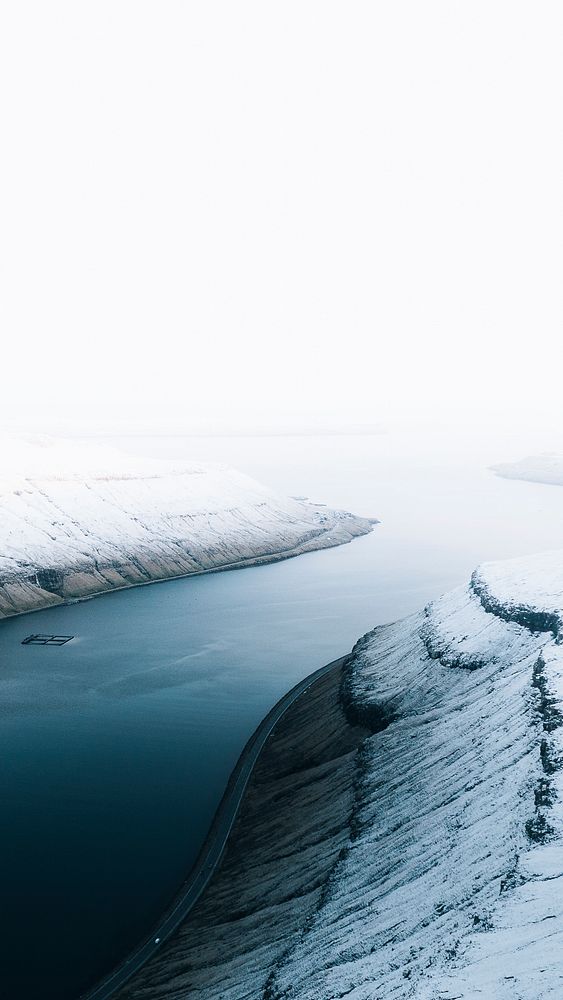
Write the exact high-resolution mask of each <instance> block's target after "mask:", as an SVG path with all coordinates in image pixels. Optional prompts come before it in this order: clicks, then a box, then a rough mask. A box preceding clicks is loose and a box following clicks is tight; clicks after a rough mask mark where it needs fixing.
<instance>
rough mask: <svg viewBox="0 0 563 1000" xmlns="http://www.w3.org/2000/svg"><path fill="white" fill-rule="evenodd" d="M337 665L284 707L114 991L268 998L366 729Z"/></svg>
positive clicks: (343, 806)
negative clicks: (172, 910)
mask: <svg viewBox="0 0 563 1000" xmlns="http://www.w3.org/2000/svg"><path fill="white" fill-rule="evenodd" d="M341 675H342V668H341V667H340V666H339V667H336V668H335V669H334V670H333V671H331V672H330V673H329V674H327V675H325V676H324V677H323V678H321V679H320V680H319V681H318V682H317V683H316V684H314V685H313V687H312V688H311V689H309V690H308V691H307V692H306V693H305V694H304V695H302V696H301V697H300V698H299V699H298V701H297V702H295V704H294V705H293V706H292V707H291V708H290V709H289V710H288V711H287V712H286V714H285V715H284V717H283V718H282V719H281V720H280V722H279V723H278V724H277V726H276V729H275V730H274V732H273V733H272V735H271V737H270V738H269V740H268V742H267V744H266V746H265V747H264V750H263V751H262V754H261V757H260V759H259V761H258V763H257V765H256V768H255V770H254V773H253V776H252V779H251V782H250V785H249V787H248V790H247V793H246V795H245V799H244V802H243V805H242V807H241V811H240V814H239V818H238V820H237V823H236V825H235V828H234V830H233V833H232V835H231V837H230V840H229V843H228V846H227V849H226V852H225V856H224V859H223V862H222V865H221V867H220V869H219V870H218V871H217V873H216V875H215V876H214V878H213V880H212V881H211V883H210V885H209V888H208V889H207V891H206V893H205V895H204V897H203V898H202V899H201V901H200V902H199V903H198V904H197V905H196V907H195V908H194V910H193V912H192V914H191V915H190V916H189V917H188V918H187V919H186V920H185V921H184V923H183V924H182V925H181V926H180V928H179V929H178V930H177V931H176V932H175V934H174V935H173V936H172V937H171V938H170V940H169V941H168V942H166V944H165V945H163V947H162V950H161V951H160V952H159V953H158V955H157V956H155V957H154V958H153V959H151V960H150V961H149V962H148V963H147V964H146V965H145V966H144V967H143V969H141V970H140V972H138V973H137V974H136V975H135V976H134V977H133V978H132V979H131V980H130V981H129V983H128V984H127V986H126V987H124V988H123V989H122V990H120V991H118V992H117V993H116V994H115V997H117V998H119V1000H141V998H142V1000H149V998H150V1000H159V998H166V1000H172V998H173V1000H181V998H184V997H186V998H187V997H195V996H197V997H199V998H201V1000H207V998H209V1000H212V998H213V1000H270V998H273V996H274V995H275V994H274V992H273V990H272V981H273V978H274V976H275V972H276V969H277V967H278V966H279V964H281V963H283V961H284V956H285V955H286V953H287V952H288V950H290V949H291V946H292V944H293V943H295V942H296V941H297V940H298V939H299V937H300V935H301V934H302V932H303V931H304V930H306V927H307V923H308V921H309V920H310V919H311V918H312V917H313V915H314V913H315V912H316V910H317V908H318V907H319V905H320V904H322V899H323V894H324V893H325V892H326V889H327V886H328V885H329V884H330V878H331V872H332V869H333V867H334V865H335V864H336V862H337V861H338V858H339V856H340V853H341V851H342V850H343V849H344V848H345V846H346V845H347V843H348V841H349V839H350V832H351V831H350V824H351V822H352V812H353V799H354V773H355V764H356V760H355V758H356V753H357V750H358V747H359V746H360V745H361V743H362V742H363V740H364V738H365V736H366V735H367V734H368V730H366V729H364V728H362V727H361V726H352V725H349V724H348V722H347V721H346V718H345V715H344V712H343V709H342V707H341V704H340V685H341Z"/></svg>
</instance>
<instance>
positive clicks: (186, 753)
mask: <svg viewBox="0 0 563 1000" xmlns="http://www.w3.org/2000/svg"><path fill="white" fill-rule="evenodd" d="M127 444H128V447H130V448H131V449H133V450H137V451H143V452H144V453H151V452H152V453H153V454H158V453H160V454H164V453H166V454H169V455H174V456H175V457H182V456H186V457H188V456H190V455H191V456H193V457H194V458H196V459H201V458H203V457H209V458H210V459H213V460H215V459H218V460H222V461H225V460H230V461H231V462H232V463H233V464H237V465H238V466H239V467H241V468H243V469H244V470H245V471H247V472H249V473H250V474H253V475H255V476H257V477H259V478H262V479H263V480H264V481H266V482H269V483H270V484H271V485H272V486H273V487H274V488H276V489H278V490H282V491H284V492H286V493H301V494H302V493H308V494H309V495H311V496H312V497H313V498H314V499H320V500H323V501H326V502H328V503H331V504H333V505H335V506H342V507H347V508H348V509H351V510H354V511H356V512H357V513H361V514H368V515H374V516H378V517H380V518H381V519H382V524H381V525H379V526H378V527H376V529H375V531H374V533H373V534H372V535H370V536H368V537H366V538H363V539H359V540H357V541H355V542H353V543H352V544H351V545H348V546H343V547H341V548H338V549H333V550H326V551H323V552H317V553H310V554H308V555H306V556H302V557H300V558H298V559H294V560H290V561H288V562H285V563H278V564H275V565H270V566H262V567H257V568H253V569H247V570H242V571H236V572H230V573H224V574H215V575H209V576H204V577H197V578H192V579H188V580H177V581H172V582H168V583H164V584H159V585H156V586H152V587H143V588H139V589H138V590H130V591H123V592H120V593H116V594H110V595H106V596H104V597H100V598H97V599H95V600H93V601H89V602H85V603H83V604H76V605H73V606H70V607H67V608H59V609H54V610H48V611H44V612H41V613H39V614H36V615H30V616H26V617H24V618H21V619H15V620H12V621H7V622H3V623H1V626H0V665H1V674H0V690H1V698H0V759H1V761H2V765H1V771H0V795H1V800H2V814H1V815H2V822H1V825H0V858H1V865H2V889H3V893H2V902H3V905H2V908H1V911H0V913H1V915H0V925H1V926H0V933H1V936H2V941H3V945H4V947H3V957H2V977H3V980H4V982H3V990H2V994H3V995H6V996H9V997H12V996H17V997H21V998H22V1000H31V998H34V1000H35V998H36V997H37V996H56V997H57V998H58V1000H65V998H74V997H76V996H77V994H78V992H79V990H80V989H81V988H82V987H83V986H85V985H86V984H88V983H89V982H91V981H92V980H93V979H95V978H96V977H97V976H98V975H99V974H100V973H101V972H102V971H103V970H104V969H106V968H107V967H108V966H109V965H111V964H112V963H113V962H114V961H116V960H117V959H118V958H120V957H121V955H122V954H123V952H124V951H125V950H126V949H127V948H128V947H129V946H131V945H133V944H134V943H135V941H136V940H137V939H138V938H139V937H140V936H141V935H142V934H143V933H144V932H145V931H146V930H147V929H148V928H149V927H150V925H151V922H152V921H153V920H155V919H156V917H157V916H158V913H159V911H160V910H161V908H162V907H163V906H164V905H165V903H166V902H167V901H168V899H169V898H170V896H171V895H172V894H173V893H174V891H175V889H176V888H177V886H178V884H179V883H180V881H181V880H182V878H183V877H184V875H185V874H186V873H187V870H188V869H189V867H190V864H191V862H192V861H193V859H194V857H195V855H196V854H197V851H198V848H199V846H200V844H201V842H202V839H203V837H204V836H205V832H206V829H207V827H208V825H209V822H210V819H211V817H212V815H213V812H214V809H215V807H216V805H217V803H218V800H219V798H220V796H221V794H222V791H223V789H224V786H225V783H226V780H227V778H228V775H229V772H230V770H231V768H232V766H233V765H234V763H235V761H236V758H237V756H238V754H239V752H240V750H241V748H242V746H243V745H244V743H245V742H246V740H247V738H248V736H249V735H250V733H251V732H252V730H253V729H254V728H255V726H256V725H257V724H258V722H259V721H260V719H261V718H262V717H263V715H264V714H265V713H266V712H267V710H268V709H269V708H270V707H271V705H272V704H273V703H274V702H275V701H276V700H277V699H278V698H279V697H280V696H281V695H282V694H283V693H284V692H285V691H286V690H287V689H288V688H289V687H291V685H292V684H294V683H295V682H296V681H297V680H299V679H300V678H301V677H303V676H304V675H305V674H307V673H309V672H310V671H312V670H314V669H315V668H316V667H318V666H321V665H322V664H323V663H325V662H327V661H328V660H330V659H334V658H335V657H337V656H338V655H341V654H342V653H344V652H346V651H347V650H348V649H349V648H350V647H351V645H352V644H353V642H354V641H355V639H356V638H357V637H358V636H359V635H360V634H362V633H363V632H365V631H366V630H367V629H369V628H372V627H373V626H374V625H376V624H377V623H380V622H384V621H388V620H391V619H395V618H398V617H400V616H401V615H404V614H407V613H409V612H410V611H413V610H415V609H417V608H418V607H420V606H421V605H422V604H423V603H424V602H426V601H428V600H430V599H432V597H434V596H437V595H438V594H439V593H440V592H442V591H443V590H445V589H447V588H449V587H451V586H454V585H456V584H458V583H461V582H463V581H465V580H466V579H467V578H468V575H469V573H470V572H471V570H472V569H473V567H474V566H475V565H476V564H477V563H478V562H479V561H482V560H483V559H487V558H498V557H503V556H510V555H518V554H522V553H525V552H531V551H535V550H540V549H545V548H549V547H554V546H559V545H563V491H560V490H558V489H556V488H553V487H546V486H540V485H534V484H530V483H515V482H508V481H505V480H501V479H498V478H496V477H494V476H493V475H491V474H490V473H489V472H487V471H486V468H485V465H486V464H487V462H492V461H495V460H500V459H503V458H511V457H512V456H513V454H514V452H508V451H507V450H504V451H502V452H501V453H499V448H493V447H492V446H490V450H489V453H487V454H485V453H484V452H483V451H482V450H479V449H474V450H473V451H471V450H470V449H469V448H467V447H463V448H462V447H461V446H460V444H459V443H457V445H455V446H452V444H451V442H450V443H445V442H444V441H429V440H427V439H426V438H423V437H419V438H418V439H413V438H407V437H406V436H402V437H401V436H395V438H391V436H383V435H381V436H377V437H371V438H367V437H366V438H318V439H308V438H301V439H299V438H291V439H285V438H276V439H273V440H271V441H266V440H265V439H254V440H252V439H243V440H237V439H223V440H221V439H209V440H207V441H205V442H201V441H197V440H194V439H175V440H173V441H169V442H165V443H163V442H162V441H159V442H155V441H149V440H145V441H141V440H139V439H136V440H135V441H129V442H127ZM530 450H531V449H530ZM521 451H522V446H520V452H519V453H518V454H521ZM514 457H518V455H516V454H514ZM33 631H37V632H39V631H47V632H58V631H61V632H68V633H73V634H75V635H76V636H77V638H76V640H74V641H73V642H72V643H69V644H68V645H67V646H65V647H62V648H45V647H34V646H29V647H26V646H21V645H20V643H21V639H22V638H24V636H25V635H28V634H29V633H30V632H33Z"/></svg>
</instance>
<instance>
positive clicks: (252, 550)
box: [0, 439, 372, 617]
mask: <svg viewBox="0 0 563 1000" xmlns="http://www.w3.org/2000/svg"><path fill="white" fill-rule="evenodd" d="M0 444H1V445H2V447H1V451H2V463H1V469H0V617H5V616H6V615H11V614H16V613H18V612H21V611H29V610H34V609H36V608H41V607H44V606H47V605H50V604H56V603H61V602H62V601H64V600H69V599H75V598H81V597H87V596H89V595H91V594H94V593H99V592H101V591H105V590H112V589H115V588H117V587H125V586H131V585H135V584H141V583H148V582H150V581H153V580H162V579H166V578H168V577H173V576H182V575H185V574H189V573H201V572H204V571H208V570H212V569H221V568H225V567H231V566H238V565H243V564H247V563H252V562H263V561H267V560H270V559H280V558H285V557H287V556H292V555H297V554H299V553H301V552H306V551H309V550H311V549H317V548H324V547H328V546H331V545H339V544H341V543H343V542H348V541H350V540H351V539H352V538H354V537H355V536H357V535H362V534H365V533H366V532H368V531H370V530H371V527H372V522H371V521H369V520H367V519H365V518H360V517H355V516H354V515H353V514H349V513H347V512H345V511H334V510H330V509H329V508H327V507H324V506H320V505H315V504H312V503H304V502H302V501H298V500H292V499H288V498H281V497H278V496H276V495H275V494H274V493H272V491H271V490H269V489H267V488H266V487H264V486H262V485H261V484H260V483H257V482H255V481H254V480H253V479H250V478H249V477H248V476H245V475H243V474H241V473H239V472H236V471H235V470H233V469H230V468H227V467H225V466H204V465H191V466H186V465H178V464H173V463H170V462H140V461H139V460H137V459H133V458H131V457H129V456H126V455H121V454H120V453H119V452H114V451H112V450H110V449H107V450H105V449H103V450H102V449H97V448H93V447H86V448H85V447H78V446H77V445H72V444H60V443H57V442H52V441H50V440H48V439H44V440H39V441H32V442H30V441H17V442H15V443H14V442H13V441H7V440H4V442H0Z"/></svg>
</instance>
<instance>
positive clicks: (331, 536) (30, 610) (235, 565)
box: [0, 515, 380, 622]
mask: <svg viewBox="0 0 563 1000" xmlns="http://www.w3.org/2000/svg"><path fill="white" fill-rule="evenodd" d="M350 517H351V522H352V523H351V524H348V530H347V531H344V530H342V528H341V529H340V531H339V530H338V528H337V527H335V526H334V525H333V526H332V527H331V528H327V529H326V531H324V532H323V533H322V534H320V535H317V536H315V538H312V539H309V540H308V541H306V542H302V543H300V544H299V545H296V546H294V547H293V548H290V549H281V550H278V551H273V552H266V553H264V554H263V555H259V556H248V557H247V558H244V559H239V560H236V561H235V562H231V563H219V564H218V565H216V566H210V567H209V568H208V569H199V570H191V571H190V572H188V573H173V574H172V575H170V576H155V577H154V578H153V579H151V580H137V581H134V582H130V583H126V584H123V585H120V586H108V587H105V588H103V589H102V590H93V591H91V592H89V593H86V594H84V595H81V596H80V597H71V598H66V599H65V598H62V597H60V596H59V595H57V594H56V593H55V592H51V591H46V590H42V589H40V588H38V589H37V590H36V591H34V594H33V600H34V601H35V602H36V603H33V604H27V606H21V607H19V608H16V610H14V611H11V610H9V611H7V612H6V611H4V610H3V611H1V612H0V622H1V621H3V620H5V619H6V620H7V619H11V618H16V617H19V616H21V615H26V614H35V613H36V612H38V611H49V610H52V609H53V608H55V607H65V606H68V605H72V604H80V603H82V602H83V601H89V600H91V599H92V598H94V597H101V596H102V595H103V594H109V593H112V594H113V593H117V592H118V591H121V590H132V589H134V588H137V587H148V586H152V584H154V583H169V582H170V581H171V580H184V579H187V578H188V577H195V576H207V575H209V574H210V573H223V572H227V571H231V570H237V569H246V568H248V567H251V566H262V565H268V564H271V563H276V562H282V561H284V560H286V559H294V558H295V557H296V556H300V555H304V554H305V553H307V552H316V551H319V550H322V549H332V548H337V547H338V546H340V545H348V544H349V543H350V542H352V541H354V539H355V538H360V537H362V536H363V535H368V534H370V532H371V531H373V528H374V526H375V525H376V524H379V523H380V522H379V521H378V520H377V518H362V517H357V516H356V515H350ZM10 582H11V581H7V580H0V592H1V591H2V589H3V588H4V586H5V585H6V584H8V583H10ZM28 596H29V595H28ZM10 603H12V604H13V599H11V602H10Z"/></svg>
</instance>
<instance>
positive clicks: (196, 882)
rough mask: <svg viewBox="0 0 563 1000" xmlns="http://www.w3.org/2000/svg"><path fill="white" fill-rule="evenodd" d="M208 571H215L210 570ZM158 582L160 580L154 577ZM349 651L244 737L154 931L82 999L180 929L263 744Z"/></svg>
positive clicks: (126, 973) (118, 980) (108, 986)
mask: <svg viewBox="0 0 563 1000" xmlns="http://www.w3.org/2000/svg"><path fill="white" fill-rule="evenodd" d="M207 572H216V571H215V570H210V571H207ZM155 582H157V581H155ZM349 656H350V653H347V654H346V655H345V656H341V657H339V658H338V659H336V660H332V661H331V662H330V663H327V664H326V665H325V666H323V667H320V668H319V669H318V670H315V671H314V672H313V673H311V674H309V675H308V676H307V677H305V678H304V679H303V680H302V681H299V683H298V684H296V685H295V686H294V687H293V688H291V689H290V690H289V691H288V692H287V693H286V694H285V695H283V697H282V698H280V700H279V701H278V702H277V703H276V704H275V705H274V706H273V708H271V709H270V711H269V712H268V714H267V715H266V716H265V717H264V719H263V720H262V722H261V723H260V725H259V726H258V727H257V729H255V731H254V733H253V734H252V736H251V737H250V739H249V740H248V742H247V743H246V745H245V747H244V749H243V751H242V753H241V755H240V757H239V759H238V761H237V763H236V765H235V767H234V769H233V771H232V773H231V776H230V778H229V781H228V783H227V787H226V789H225V792H224V794H223V797H222V799H221V802H220V803H219V806H218V808H217V811H216V813H215V816H214V818H213V821H212V823H211V827H210V829H209V832H208V834H207V837H206V838H205V841H204V843H203V846H202V848H201V851H200V853H199V855H198V857H197V860H196V862H195V864H194V865H193V867H192V869H191V871H190V874H189V875H188V878H187V879H186V881H185V882H184V884H183V885H182V887H181V889H180V890H179V892H178V894H177V895H176V897H175V899H174V900H173V902H172V903H171V905H170V906H169V908H168V909H167V910H166V911H165V913H164V914H163V916H162V918H161V919H160V920H159V922H158V925H156V926H155V927H154V928H153V930H152V931H151V933H150V935H148V936H147V938H146V939H145V940H144V941H143V942H142V943H141V944H140V945H139V946H138V947H137V948H136V949H135V951H134V952H132V953H131V954H130V955H129V956H128V957H127V958H125V959H124V960H123V962H122V963H121V964H120V965H119V966H118V967H117V968H116V969H115V970H114V971H113V972H111V973H110V974H109V975H108V976H106V977H105V978H104V979H103V980H102V981H101V982H100V983H98V984H97V985H96V986H95V987H94V988H93V989H91V990H89V991H87V992H86V993H83V994H82V995H81V1000H109V998H110V997H112V996H113V995H114V994H115V992H116V991H117V990H118V989H120V988H121V987H122V986H123V985H124V984H125V983H126V982H127V981H128V980H129V979H130V978H131V977H132V976H133V975H134V973H135V972H138V971H139V969H141V968H142V966H143V965H144V964H145V963H146V962H147V961H148V960H149V959H150V958H151V957H152V956H153V955H154V954H155V952H157V951H158V949H159V948H160V946H161V945H162V944H163V943H164V942H165V941H166V940H167V939H168V938H169V937H170V936H171V935H172V934H173V933H174V931H175V930H177V928H178V926H179V925H180V924H181V923H182V922H183V921H184V920H185V918H186V917H187V916H188V914H189V913H190V911H191V910H192V909H193V907H194V906H195V904H196V903H197V902H198V900H199V899H200V897H201V895H202V893H203V892H204V890H205V889H206V887H207V885H208V883H209V882H210V880H211V878H212V877H213V875H214V874H215V872H216V870H217V868H218V866H219V864H220V862H221V859H222V857H223V854H224V851H225V848H226V846H227V842H228V839H229V835H230V833H231V831H232V828H233V825H234V823H235V820H236V818H237V815H238V813H239V810H240V807H241V805H242V802H243V799H244V793H245V791H246V788H247V785H248V782H249V780H250V778H251V776H252V772H253V770H254V767H255V765H256V763H257V762H258V760H259V757H260V754H261V753H262V750H263V749H264V746H265V744H266V742H267V740H268V739H269V737H270V736H271V734H272V732H273V731H274V729H275V727H276V725H277V724H278V722H279V721H280V720H281V719H282V718H283V716H284V714H285V713H286V712H287V710H288V709H289V708H290V707H291V706H292V705H293V704H294V703H295V702H296V701H297V700H298V699H299V698H300V697H301V696H302V695H303V694H305V692H306V691H308V690H309V689H310V688H311V687H313V685H315V684H316V683H317V682H318V681H319V680H320V679H321V678H323V677H325V676H326V675H327V674H329V673H331V672H333V671H338V670H341V669H342V668H343V666H344V664H345V663H346V661H347V659H348V657H349Z"/></svg>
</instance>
